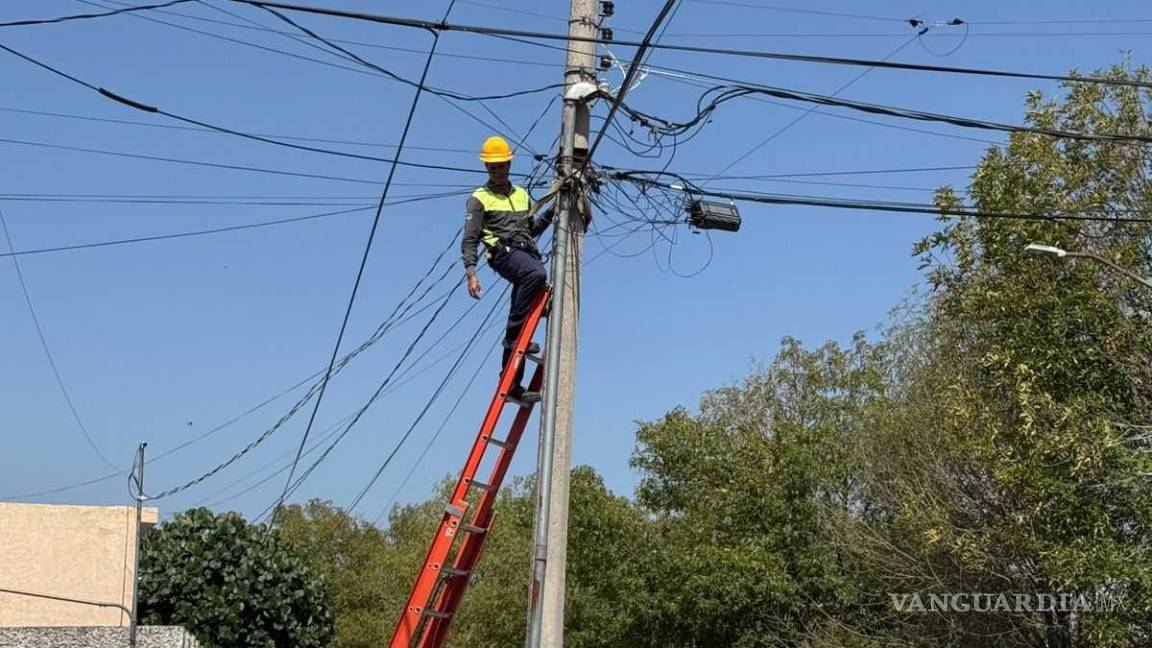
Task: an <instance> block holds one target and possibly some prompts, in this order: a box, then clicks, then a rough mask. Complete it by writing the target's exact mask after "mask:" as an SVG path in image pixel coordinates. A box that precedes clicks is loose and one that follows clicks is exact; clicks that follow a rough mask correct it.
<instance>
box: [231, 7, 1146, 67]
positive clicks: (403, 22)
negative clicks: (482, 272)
mask: <svg viewBox="0 0 1152 648" xmlns="http://www.w3.org/2000/svg"><path fill="white" fill-rule="evenodd" d="M231 1H232V2H238V3H241V4H249V5H253V6H257V7H274V8H277V9H285V10H289V11H299V12H303V13H312V14H318V15H325V16H334V17H339V18H350V19H354V20H364V21H368V22H376V23H381V24H386V25H395V26H398V27H416V28H420V29H431V30H436V31H459V32H466V33H472V34H482V35H486V36H520V37H523V38H536V39H541V40H556V41H577V42H585V43H596V44H600V45H620V46H626V47H640V46H642V45H643V44H644V43H643V42H639V41H629V40H619V39H613V40H610V41H609V40H605V39H603V38H584V37H578V36H569V35H568V34H554V33H549V32H538V31H526V30H520V29H505V28H501V27H489V26H481V25H461V24H453V23H449V22H446V21H443V20H442V21H439V22H434V21H430V20H418V19H415V18H397V17H394V16H384V15H378V14H366V13H358V12H354V11H342V10H337V9H327V8H323V7H308V6H304V5H296V4H287V3H283V2H267V1H265V0H231ZM650 47H651V48H652V49H664V50H670V51H678V52H695V53H699V54H721V55H727V56H742V57H751V58H763V59H772V60H778V61H793V62H796V63H820V64H825V65H849V66H856V67H877V68H887V69H893V70H908V71H918V72H940V73H947V74H967V75H973V76H987V77H1002V78H1013V79H1038V80H1044V81H1068V82H1075V83H1093V84H1102V85H1122V86H1131V87H1137V88H1152V83H1149V82H1144V81H1132V80H1124V79H1102V78H1096V77H1077V76H1068V75H1062V74H1041V73H1036V72H1016V71H1011V70H992V69H984V68H965V67H953V66H944V65H923V64H917V63H897V62H894V61H881V60H876V59H858V58H845V57H836V56H816V55H807V54H787V53H783V52H769V51H761V50H741V49H730V48H720V47H697V46H691V45H672V44H668V43H656V44H654V45H651V46H650Z"/></svg>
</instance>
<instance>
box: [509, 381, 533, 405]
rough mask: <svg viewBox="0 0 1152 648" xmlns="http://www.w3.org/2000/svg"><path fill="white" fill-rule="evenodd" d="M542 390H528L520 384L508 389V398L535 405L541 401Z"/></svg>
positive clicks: (515, 401) (516, 401)
mask: <svg viewBox="0 0 1152 648" xmlns="http://www.w3.org/2000/svg"><path fill="white" fill-rule="evenodd" d="M540 398H541V397H540V392H538V391H528V390H527V389H524V388H523V387H521V386H520V385H516V386H515V387H513V388H512V389H509V390H508V400H510V401H512V402H513V403H516V404H518V405H524V406H527V405H535V404H536V403H539V402H540Z"/></svg>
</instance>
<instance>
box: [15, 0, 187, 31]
mask: <svg viewBox="0 0 1152 648" xmlns="http://www.w3.org/2000/svg"><path fill="white" fill-rule="evenodd" d="M185 2H193V0H171V1H170V2H162V3H160V4H153V5H139V6H131V7H124V8H123V9H115V10H112V11H106V12H104V13H96V14H73V15H70V16H59V17H56V18H40V19H35V20H13V21H11V22H0V27H30V26H32V25H51V24H55V23H62V22H70V21H73V20H88V19H90V18H106V17H108V16H116V15H119V14H124V13H131V12H133V11H151V10H153V9H163V8H165V7H171V6H173V5H178V4H184V3H185Z"/></svg>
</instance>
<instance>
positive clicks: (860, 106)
mask: <svg viewBox="0 0 1152 648" xmlns="http://www.w3.org/2000/svg"><path fill="white" fill-rule="evenodd" d="M755 94H766V95H769V96H773V97H779V98H784V99H790V100H794V101H802V102H807V103H815V104H819V105H826V106H836V107H842V108H850V109H853V110H857V111H862V112H868V113H873V114H880V115H885V116H889V117H899V118H903V119H914V120H920V121H931V122H940V123H946V124H950V125H953V126H959V127H961V128H973V129H982V130H993V131H999V132H1006V133H1031V134H1037V135H1047V136H1051V137H1057V138H1062V139H1075V140H1084V141H1097V142H1136V143H1142V144H1146V143H1152V137H1148V136H1143V135H1123V134H1117V133H1083V132H1077V131H1066V130H1059V129H1050V128H1037V127H1033V126H1021V125H1012V124H1003V123H1000V122H993V121H986V120H980V119H974V118H968V117H958V116H955V115H946V114H942V113H932V112H926V111H920V110H913V109H907V108H898V107H893V106H885V105H880V104H871V103H866V102H861V101H850V100H846V99H839V98H836V97H831V96H828V95H820V94H816V93H810V92H803V91H797V90H788V89H785V88H777V87H774V86H765V85H759V84H733V85H722V86H715V87H713V88H710V89H709V90H708V91H706V92H705V93H703V94H702V95H701V96H700V99H699V101H698V106H697V114H696V116H695V117H693V118H692V119H690V120H688V121H685V122H672V121H669V120H666V119H662V118H659V117H655V116H653V115H649V114H647V113H643V112H641V111H638V110H636V109H634V108H630V107H628V106H627V105H626V104H625V105H623V109H624V111H625V112H626V113H627V114H628V115H629V117H630V118H632V119H633V120H635V121H637V122H638V123H640V124H641V125H643V126H645V127H648V128H652V129H654V131H658V132H662V133H665V134H672V135H679V134H683V133H686V132H689V131H690V130H691V129H692V128H694V127H697V126H698V125H701V124H703V123H705V122H706V119H707V118H708V117H709V116H710V115H711V114H712V112H713V111H714V110H715V109H716V108H717V107H718V106H719V105H721V104H723V103H725V102H728V101H731V100H733V99H736V98H740V97H744V96H748V95H755ZM709 97H711V99H709ZM705 99H709V100H708V101H707V103H705Z"/></svg>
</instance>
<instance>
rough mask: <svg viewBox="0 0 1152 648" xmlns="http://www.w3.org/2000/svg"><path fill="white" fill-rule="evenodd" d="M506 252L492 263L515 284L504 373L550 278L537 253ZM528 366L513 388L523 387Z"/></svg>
mask: <svg viewBox="0 0 1152 648" xmlns="http://www.w3.org/2000/svg"><path fill="white" fill-rule="evenodd" d="M505 250H507V251H504V252H498V253H496V254H495V255H494V256H493V257H492V259H491V260H490V261H489V262H488V265H490V266H492V269H493V270H495V271H496V273H497V274H499V275H500V276H501V277H504V279H506V280H507V281H508V283H510V284H512V308H511V310H510V311H509V312H508V328H507V329H505V331H504V360H503V361H502V362H501V363H500V368H501V372H503V368H504V367H506V366H508V358H509V357H511V356H512V347H513V346H514V345H515V344H516V338H517V337H519V335H520V329H522V328H524V322H525V321H526V320H527V319H528V313H529V312H530V311H531V310H532V301H533V300H534V299H535V298H536V295H537V294H538V293H539V292H540V289H542V288H543V287H544V282H545V280H547V278H548V275H547V273H546V272H545V271H544V263H543V262H542V261H541V260H540V255H539V254H537V253H536V252H535V250H526V249H523V248H510V249H509V248H505ZM524 364H525V363H523V362H521V363H520V368H519V369H518V370H517V371H516V379H515V381H513V383H512V386H513V387H515V386H516V385H519V384H520V380H521V379H522V378H523V377H524Z"/></svg>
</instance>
